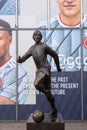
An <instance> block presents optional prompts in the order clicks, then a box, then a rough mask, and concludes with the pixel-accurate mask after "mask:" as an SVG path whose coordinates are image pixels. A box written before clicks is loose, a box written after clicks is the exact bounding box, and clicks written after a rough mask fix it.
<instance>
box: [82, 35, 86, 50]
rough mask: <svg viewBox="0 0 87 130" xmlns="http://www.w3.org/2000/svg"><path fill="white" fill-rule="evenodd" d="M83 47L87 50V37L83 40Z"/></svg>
mask: <svg viewBox="0 0 87 130" xmlns="http://www.w3.org/2000/svg"><path fill="white" fill-rule="evenodd" d="M83 46H84V47H85V48H86V49H87V37H85V38H84V39H83Z"/></svg>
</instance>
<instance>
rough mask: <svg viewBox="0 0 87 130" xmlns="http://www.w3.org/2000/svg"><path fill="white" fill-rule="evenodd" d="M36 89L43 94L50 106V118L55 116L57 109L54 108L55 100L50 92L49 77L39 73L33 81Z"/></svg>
mask: <svg viewBox="0 0 87 130" xmlns="http://www.w3.org/2000/svg"><path fill="white" fill-rule="evenodd" d="M34 85H35V87H36V89H38V90H39V91H41V92H42V93H44V94H45V95H46V97H47V99H48V101H49V103H50V105H51V108H52V111H51V112H50V114H51V116H52V117H56V116H57V109H56V107H55V98H54V97H53V95H52V94H51V91H50V76H47V75H45V74H44V73H43V72H42V73H41V72H40V73H39V74H38V75H37V77H36V79H35V81H34Z"/></svg>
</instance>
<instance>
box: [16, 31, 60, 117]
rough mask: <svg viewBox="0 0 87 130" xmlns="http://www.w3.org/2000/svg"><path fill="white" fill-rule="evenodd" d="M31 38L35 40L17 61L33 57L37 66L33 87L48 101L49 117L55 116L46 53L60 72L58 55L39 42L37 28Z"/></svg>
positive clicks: (40, 36)
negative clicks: (49, 107) (50, 109)
mask: <svg viewBox="0 0 87 130" xmlns="http://www.w3.org/2000/svg"><path fill="white" fill-rule="evenodd" d="M33 39H34V41H35V44H34V45H33V46H32V47H31V48H30V49H29V50H28V51H27V52H26V53H25V54H24V55H23V56H22V57H20V56H19V57H18V59H17V61H18V62H19V63H22V62H25V60H27V59H28V58H29V57H30V56H32V57H33V60H34V62H35V64H36V67H37V73H36V78H35V81H34V85H35V88H36V89H37V90H39V91H40V92H42V93H44V94H45V95H46V97H47V99H48V101H49V102H50V105H51V108H52V111H51V112H50V115H51V117H57V109H56V107H55V99H54V97H53V95H52V94H51V90H50V85H51V66H50V64H49V62H48V60H47V55H50V56H51V57H53V58H54V61H55V64H56V67H57V70H58V71H59V72H61V68H60V64H59V57H58V55H57V53H56V52H55V51H54V50H52V49H51V48H50V47H49V46H47V45H46V44H43V43H42V42H41V39H42V34H41V32H40V31H39V30H36V31H35V32H34V34H33Z"/></svg>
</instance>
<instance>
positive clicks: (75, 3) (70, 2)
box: [56, 0, 81, 16]
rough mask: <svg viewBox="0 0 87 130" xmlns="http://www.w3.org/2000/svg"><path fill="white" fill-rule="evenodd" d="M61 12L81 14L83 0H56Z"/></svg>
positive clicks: (71, 14) (70, 14)
mask: <svg viewBox="0 0 87 130" xmlns="http://www.w3.org/2000/svg"><path fill="white" fill-rule="evenodd" d="M56 2H57V4H58V6H59V8H60V12H61V13H62V14H63V15H65V16H77V15H79V14H80V2H81V0H56Z"/></svg>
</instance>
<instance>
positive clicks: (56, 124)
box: [27, 113, 65, 130]
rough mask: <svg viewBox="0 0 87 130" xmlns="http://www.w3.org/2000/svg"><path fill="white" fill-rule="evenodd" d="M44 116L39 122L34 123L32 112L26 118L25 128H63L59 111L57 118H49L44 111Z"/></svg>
mask: <svg viewBox="0 0 87 130" xmlns="http://www.w3.org/2000/svg"><path fill="white" fill-rule="evenodd" d="M44 115H45V118H44V120H43V121H42V122H41V123H36V122H35V121H34V120H33V118H32V113H31V115H30V117H29V119H28V120H27V130H65V127H64V126H65V125H64V122H63V117H62V115H61V114H60V113H58V114H57V118H53V119H52V118H50V115H49V114H48V113H45V114H44Z"/></svg>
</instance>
